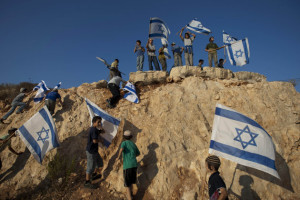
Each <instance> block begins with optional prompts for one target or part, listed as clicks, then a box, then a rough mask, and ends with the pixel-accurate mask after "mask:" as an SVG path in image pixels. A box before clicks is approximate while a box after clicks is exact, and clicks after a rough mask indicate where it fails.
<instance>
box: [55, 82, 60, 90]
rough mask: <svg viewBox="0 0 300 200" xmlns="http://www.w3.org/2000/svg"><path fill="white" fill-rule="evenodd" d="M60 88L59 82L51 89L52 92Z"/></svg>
mask: <svg viewBox="0 0 300 200" xmlns="http://www.w3.org/2000/svg"><path fill="white" fill-rule="evenodd" d="M60 86H61V82H59V83H58V84H57V85H56V86H55V87H54V88H53V90H55V89H58V88H60Z"/></svg>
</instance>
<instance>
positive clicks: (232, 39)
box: [223, 31, 238, 45]
mask: <svg viewBox="0 0 300 200" xmlns="http://www.w3.org/2000/svg"><path fill="white" fill-rule="evenodd" d="M237 41H238V39H237V38H235V37H232V36H230V35H229V34H228V33H226V32H224V31H223V43H224V44H225V45H228V44H233V43H235V42H237Z"/></svg>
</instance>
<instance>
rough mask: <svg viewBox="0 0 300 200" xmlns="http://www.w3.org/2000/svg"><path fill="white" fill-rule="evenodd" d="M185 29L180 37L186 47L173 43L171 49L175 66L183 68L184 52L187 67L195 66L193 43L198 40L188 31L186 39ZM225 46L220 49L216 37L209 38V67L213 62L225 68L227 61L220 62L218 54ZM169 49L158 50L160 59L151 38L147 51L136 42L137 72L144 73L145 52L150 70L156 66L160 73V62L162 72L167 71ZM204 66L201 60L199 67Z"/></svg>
mask: <svg viewBox="0 0 300 200" xmlns="http://www.w3.org/2000/svg"><path fill="white" fill-rule="evenodd" d="M184 28H185V27H183V28H182V29H181V30H180V34H179V37H180V38H181V40H182V41H183V43H184V47H180V46H178V45H176V44H175V42H172V43H171V47H172V48H171V49H172V53H173V58H174V66H175V67H178V66H183V62H182V53H183V52H184V59H185V65H186V66H194V62H193V59H194V58H193V56H194V52H193V42H194V40H195V38H196V35H195V34H194V33H190V32H189V31H187V32H186V33H185V34H184V37H183V36H182V33H183V30H184ZM224 47H225V46H221V47H218V45H217V44H216V43H214V37H210V38H209V43H208V44H207V45H206V48H205V51H206V52H208V65H209V67H212V61H213V62H214V66H215V67H219V68H224V64H225V62H226V59H225V60H224V59H220V60H219V62H218V54H217V50H219V49H222V48H224ZM165 48H167V45H163V46H162V47H161V48H159V50H158V59H157V57H156V54H155V52H156V49H155V45H154V44H153V39H151V38H149V39H148V41H147V44H146V49H145V48H144V47H143V46H142V42H141V41H140V40H137V41H136V45H135V47H134V50H133V52H134V53H136V56H137V60H136V62H137V67H136V68H137V71H143V66H144V54H145V51H146V50H147V55H148V64H149V70H150V71H152V70H153V66H152V63H153V64H154V67H155V70H157V71H159V70H160V66H159V63H158V61H159V62H160V64H161V66H162V71H167V58H166V56H165V54H164V49H165ZM203 64H204V60H203V59H200V60H199V63H198V65H197V66H198V67H201V69H202V65H203Z"/></svg>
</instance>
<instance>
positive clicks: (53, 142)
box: [39, 108, 59, 148]
mask: <svg viewBox="0 0 300 200" xmlns="http://www.w3.org/2000/svg"><path fill="white" fill-rule="evenodd" d="M39 113H40V115H41V116H42V117H43V118H44V120H45V121H46V123H47V124H48V126H49V128H50V130H51V137H52V146H53V148H55V147H58V146H59V143H58V142H57V138H56V134H55V131H54V128H53V126H52V123H51V120H50V118H49V116H48V114H47V112H46V110H45V108H42V109H41V110H40V111H39Z"/></svg>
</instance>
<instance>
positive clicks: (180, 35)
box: [179, 27, 184, 40]
mask: <svg viewBox="0 0 300 200" xmlns="http://www.w3.org/2000/svg"><path fill="white" fill-rule="evenodd" d="M183 30H184V27H182V29H181V30H180V34H179V37H180V38H181V39H182V40H183V37H182V32H183Z"/></svg>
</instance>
